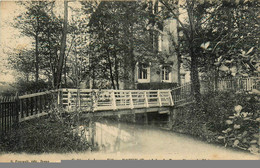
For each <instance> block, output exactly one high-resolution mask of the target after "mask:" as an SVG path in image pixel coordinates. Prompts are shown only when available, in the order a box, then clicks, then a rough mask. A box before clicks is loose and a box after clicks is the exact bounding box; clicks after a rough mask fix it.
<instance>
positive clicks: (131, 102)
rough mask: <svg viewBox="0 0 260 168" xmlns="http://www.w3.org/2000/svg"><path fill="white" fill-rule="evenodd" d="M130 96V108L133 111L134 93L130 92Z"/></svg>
mask: <svg viewBox="0 0 260 168" xmlns="http://www.w3.org/2000/svg"><path fill="white" fill-rule="evenodd" d="M129 94H130V95H129V96H130V108H131V109H133V108H134V102H133V97H132V92H131V91H129Z"/></svg>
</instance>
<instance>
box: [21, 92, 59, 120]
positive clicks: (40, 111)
mask: <svg viewBox="0 0 260 168" xmlns="http://www.w3.org/2000/svg"><path fill="white" fill-rule="evenodd" d="M57 94H58V90H50V91H44V92H37V93H31V94H26V95H23V96H19V107H20V108H19V122H22V121H25V120H29V119H31V118H35V117H40V116H43V115H47V114H48V111H49V110H50V109H51V108H52V106H54V105H55V103H57V99H58V95H57Z"/></svg>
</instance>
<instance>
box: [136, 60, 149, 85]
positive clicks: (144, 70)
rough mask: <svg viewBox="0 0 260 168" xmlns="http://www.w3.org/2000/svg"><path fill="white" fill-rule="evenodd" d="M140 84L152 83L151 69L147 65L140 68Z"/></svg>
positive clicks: (141, 65)
mask: <svg viewBox="0 0 260 168" xmlns="http://www.w3.org/2000/svg"><path fill="white" fill-rule="evenodd" d="M137 72H138V74H137V76H138V82H150V67H149V66H148V65H147V64H140V65H139V66H138V71H137Z"/></svg>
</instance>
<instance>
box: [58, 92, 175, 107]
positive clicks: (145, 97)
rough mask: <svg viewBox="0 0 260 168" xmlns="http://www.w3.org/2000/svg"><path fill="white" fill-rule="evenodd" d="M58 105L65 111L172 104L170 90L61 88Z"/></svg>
mask: <svg viewBox="0 0 260 168" xmlns="http://www.w3.org/2000/svg"><path fill="white" fill-rule="evenodd" d="M59 95H60V98H59V99H60V100H61V101H60V105H62V106H63V108H64V109H65V110H67V111H73V110H75V108H80V109H81V110H86V111H102V110H117V109H133V108H146V107H147V108H148V107H156V106H158V107H160V106H172V105H173V100H172V96H171V91H170V90H92V89H61V90H60V94H59Z"/></svg>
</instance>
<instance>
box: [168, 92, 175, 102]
mask: <svg viewBox="0 0 260 168" xmlns="http://www.w3.org/2000/svg"><path fill="white" fill-rule="evenodd" d="M168 94H169V98H170V105H171V106H173V105H174V102H173V100H172V93H171V90H169V92H168Z"/></svg>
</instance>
